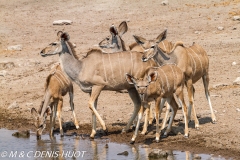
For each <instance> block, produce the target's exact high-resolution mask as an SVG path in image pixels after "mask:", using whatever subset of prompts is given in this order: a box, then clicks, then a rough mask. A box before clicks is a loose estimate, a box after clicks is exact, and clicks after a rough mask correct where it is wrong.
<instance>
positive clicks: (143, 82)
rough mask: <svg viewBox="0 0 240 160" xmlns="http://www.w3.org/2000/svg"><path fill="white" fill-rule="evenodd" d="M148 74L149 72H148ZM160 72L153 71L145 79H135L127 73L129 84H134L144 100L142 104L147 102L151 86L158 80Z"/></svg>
mask: <svg viewBox="0 0 240 160" xmlns="http://www.w3.org/2000/svg"><path fill="white" fill-rule="evenodd" d="M146 73H147V72H146ZM157 76H158V72H157V71H153V72H150V73H147V74H146V75H145V76H144V78H135V77H133V76H132V75H130V74H128V73H126V80H127V82H128V83H129V84H133V85H134V86H135V88H136V90H137V92H138V94H139V96H140V98H141V100H142V102H147V100H148V95H149V93H150V92H151V91H149V90H148V89H149V85H150V84H151V83H153V82H155V81H156V80H157Z"/></svg>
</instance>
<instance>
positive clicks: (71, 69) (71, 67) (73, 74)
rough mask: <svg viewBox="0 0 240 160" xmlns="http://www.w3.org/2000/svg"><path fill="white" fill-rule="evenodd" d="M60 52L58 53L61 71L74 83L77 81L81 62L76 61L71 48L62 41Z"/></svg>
mask: <svg viewBox="0 0 240 160" xmlns="http://www.w3.org/2000/svg"><path fill="white" fill-rule="evenodd" d="M61 43H62V52H61V53H60V64H61V68H62V69H63V71H64V72H65V73H66V74H67V75H68V77H69V78H70V79H71V80H73V81H76V80H77V79H78V74H79V73H80V71H81V66H82V65H81V64H82V62H81V61H80V60H78V59H77V58H76V57H75V56H74V53H73V51H72V48H71V47H70V46H69V44H68V43H67V42H65V41H62V42H61Z"/></svg>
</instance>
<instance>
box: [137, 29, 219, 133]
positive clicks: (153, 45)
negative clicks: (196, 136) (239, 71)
mask: <svg viewBox="0 0 240 160" xmlns="http://www.w3.org/2000/svg"><path fill="white" fill-rule="evenodd" d="M166 32H167V30H165V33H166ZM134 37H135V40H136V42H137V43H138V44H139V45H141V46H142V47H143V48H144V50H145V52H144V56H143V57H142V60H143V61H144V62H147V61H148V60H150V59H152V58H153V59H154V60H155V61H156V62H157V63H158V64H159V65H164V64H168V63H175V64H176V65H177V66H178V67H179V68H180V69H181V70H182V71H183V73H184V74H185V81H186V82H185V85H186V87H187V92H188V98H189V108H188V119H189V120H190V119H191V109H192V108H193V115H194V120H195V128H197V129H198V128H199V121H198V119H197V116H196V112H195V105H194V93H195V89H194V86H193V84H194V83H196V82H197V81H198V80H199V79H200V78H202V80H203V84H204V89H205V95H206V98H207V100H208V103H209V107H210V111H211V117H212V123H215V122H216V116H215V114H214V112H213V108H212V104H211V100H210V95H209V91H208V85H209V73H208V72H209V59H208V56H207V53H206V52H205V50H204V49H203V48H202V47H201V46H199V45H197V44H195V43H194V44H193V45H192V46H190V47H188V48H187V47H184V46H183V45H177V47H176V48H174V50H171V51H170V52H169V53H168V54H166V53H164V52H163V51H162V50H161V48H159V47H158V44H159V42H158V41H148V40H146V39H145V38H142V37H139V36H134ZM177 43H178V42H177ZM181 43H182V42H180V43H179V44H181Z"/></svg>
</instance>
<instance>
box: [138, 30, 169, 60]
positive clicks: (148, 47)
mask: <svg viewBox="0 0 240 160" xmlns="http://www.w3.org/2000/svg"><path fill="white" fill-rule="evenodd" d="M133 37H134V39H135V41H136V42H137V43H138V44H139V45H140V46H142V48H143V50H144V54H143V56H142V61H143V62H146V61H148V60H149V59H151V58H152V57H154V56H155V55H156V54H157V52H158V44H159V43H160V42H161V41H163V40H165V39H166V37H167V30H164V31H163V32H162V33H161V34H159V35H158V37H157V38H156V39H154V40H146V39H145V38H143V37H140V36H135V35H133Z"/></svg>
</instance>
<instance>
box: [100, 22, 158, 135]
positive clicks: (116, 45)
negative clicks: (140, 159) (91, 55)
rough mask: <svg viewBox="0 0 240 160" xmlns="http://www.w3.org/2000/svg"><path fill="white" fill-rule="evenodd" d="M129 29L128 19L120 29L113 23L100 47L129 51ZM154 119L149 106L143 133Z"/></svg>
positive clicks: (114, 50)
mask: <svg viewBox="0 0 240 160" xmlns="http://www.w3.org/2000/svg"><path fill="white" fill-rule="evenodd" d="M127 31H128V26H127V22H126V21H123V22H121V23H120V25H119V26H118V29H117V28H116V27H115V26H114V25H112V26H111V27H110V28H109V32H110V34H111V35H110V36H107V37H106V38H104V39H103V40H102V41H101V42H100V43H99V47H100V48H102V50H103V51H104V52H108V53H109V52H110V53H114V52H119V51H127V49H126V48H127V47H126V45H125V42H124V41H123V39H122V36H123V34H125V33H126V32H127ZM136 44H137V43H136ZM135 51H137V52H139V51H142V50H136V49H135ZM153 63H155V62H154V61H153ZM121 93H122V91H121ZM136 121H137V117H136V119H135V122H136ZM152 121H153V116H152V109H151V108H150V107H148V108H147V110H146V116H145V121H144V127H143V131H142V134H145V133H146V132H147V126H148V123H149V124H152ZM134 125H135V123H134Z"/></svg>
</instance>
